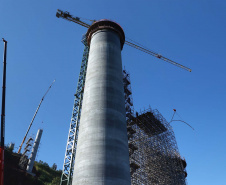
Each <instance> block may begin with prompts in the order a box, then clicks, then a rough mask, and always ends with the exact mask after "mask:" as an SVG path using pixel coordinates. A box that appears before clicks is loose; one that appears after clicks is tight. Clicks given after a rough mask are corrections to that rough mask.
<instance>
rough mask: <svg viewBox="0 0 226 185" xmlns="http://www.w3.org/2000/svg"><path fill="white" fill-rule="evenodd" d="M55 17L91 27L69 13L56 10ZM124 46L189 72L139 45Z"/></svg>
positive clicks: (129, 43)
mask: <svg viewBox="0 0 226 185" xmlns="http://www.w3.org/2000/svg"><path fill="white" fill-rule="evenodd" d="M56 17H58V18H60V17H61V18H63V19H66V20H68V21H71V22H74V23H77V24H79V25H81V26H83V27H86V28H89V27H90V26H91V25H90V24H87V23H85V22H83V21H81V18H79V17H73V16H72V15H71V14H70V13H69V12H67V11H65V12H64V11H62V10H59V9H58V10H57V13H56ZM90 21H92V22H95V20H90ZM125 44H126V45H128V46H130V47H133V48H135V49H138V50H140V51H142V52H144V53H147V54H149V55H152V56H154V57H156V58H158V59H161V60H163V61H165V62H168V63H170V64H173V65H175V66H177V67H180V68H182V69H184V70H187V71H189V72H191V69H190V68H188V67H186V66H184V65H182V64H179V63H177V62H175V61H173V60H170V59H168V58H166V57H164V56H162V55H161V54H158V53H156V52H153V51H151V50H150V49H146V48H144V47H142V46H141V45H140V44H137V43H133V42H129V41H127V40H126V41H125Z"/></svg>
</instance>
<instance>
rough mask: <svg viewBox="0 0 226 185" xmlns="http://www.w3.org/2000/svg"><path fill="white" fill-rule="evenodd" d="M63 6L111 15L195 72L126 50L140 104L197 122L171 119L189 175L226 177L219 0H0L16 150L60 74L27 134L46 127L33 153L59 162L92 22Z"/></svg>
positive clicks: (9, 127)
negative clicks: (77, 20) (87, 24)
mask: <svg viewBox="0 0 226 185" xmlns="http://www.w3.org/2000/svg"><path fill="white" fill-rule="evenodd" d="M57 9H62V10H64V11H69V12H70V13H71V14H72V15H75V16H79V17H84V18H88V19H96V20H98V19H103V18H108V19H112V20H114V21H116V22H118V23H119V24H120V25H121V26H122V27H123V29H124V31H125V34H126V37H127V38H131V39H133V40H135V41H137V42H139V43H141V44H142V45H144V46H146V47H148V48H150V49H151V50H154V51H156V52H158V53H161V54H162V55H163V56H165V57H168V58H170V59H172V60H175V61H176V62H178V63H181V64H183V65H185V66H187V67H190V68H191V69H192V72H191V73H189V72H187V71H185V70H182V69H180V68H177V67H175V66H173V65H170V64H168V63H164V62H163V61H161V60H158V59H156V58H153V57H152V56H149V55H147V54H145V53H142V52H140V51H138V50H135V49H133V48H130V47H129V46H125V47H124V49H123V51H122V60H123V65H124V66H125V67H126V69H127V70H128V71H129V72H130V73H131V81H132V91H133V99H134V106H135V110H137V111H139V110H142V109H144V108H148V106H149V105H150V106H151V107H152V108H153V109H155V108H157V109H158V110H159V111H160V112H161V113H162V115H163V116H164V117H165V118H166V119H167V120H168V121H170V119H171V117H172V115H173V109H177V112H178V114H179V115H180V116H181V117H182V119H183V120H184V121H186V122H188V123H189V124H191V125H192V126H193V127H194V128H195V131H193V130H192V129H190V128H189V127H188V126H187V125H185V124H183V123H180V122H173V123H172V126H173V128H174V131H175V135H176V139H177V143H178V147H179V150H180V153H181V155H182V156H183V157H185V159H186V160H187V163H188V166H187V171H188V177H187V180H188V183H189V184H192V185H200V184H203V185H224V184H226V183H225V179H224V176H225V173H226V170H225V165H226V160H225V153H226V146H225V140H226V134H225V130H226V125H225V122H226V118H225V112H226V108H225V105H226V100H225V94H226V81H225V79H226V74H225V69H226V63H225V59H226V52H225V49H226V36H225V33H226V2H225V1H223V0H221V1H220V0H216V1H213V0H211V1H210V0H199V1H197V0H196V1H195V0H190V1H185V0H182V1H181V0H151V1H145V0H140V1H132V0H131V1H119V0H114V1H113V0H108V1H104V0H96V1H91V0H89V1H70V0H64V1H60V0H48V1H44V0H40V1H28V0H20V1H13V0H7V1H3V0H0V38H2V37H4V38H5V39H6V40H7V41H8V55H7V97H6V143H10V142H15V145H16V147H17V150H18V146H19V145H20V143H21V141H22V139H23V137H24V135H25V132H26V130H27V128H28V125H29V123H30V121H31V119H32V117H33V115H34V113H35V110H36V108H37V106H38V104H39V102H40V100H41V98H42V96H43V94H44V93H45V91H46V90H47V88H48V87H49V85H50V84H51V83H52V81H53V80H54V79H56V83H55V84H54V86H53V88H52V89H51V90H50V92H49V94H48V95H47V97H46V99H45V100H44V102H43V104H42V106H41V108H40V110H39V112H38V115H37V117H36V119H35V121H34V123H33V126H32V128H31V131H30V133H29V135H32V134H33V135H34V136H35V135H36V132H37V130H38V129H39V128H43V129H44V131H43V136H42V140H41V146H40V149H39V153H38V157H37V160H43V161H45V162H47V163H49V164H50V165H52V164H53V163H54V162H55V163H57V165H58V168H60V169H62V166H63V160H64V155H65V148H66V141H67V135H68V130H69V123H70V118H71V113H72V106H73V100H74V96H73V95H74V93H75V91H76V86H77V80H78V75H79V70H80V64H81V60H82V53H83V48H84V47H83V45H82V43H81V37H82V35H83V34H84V33H85V32H86V28H84V27H81V26H79V25H77V24H74V23H71V22H68V21H66V20H63V19H57V18H56V17H55V13H56V10H57ZM1 51H2V52H1ZM0 53H2V54H1V55H3V42H0ZM1 58H2V57H1ZM0 68H2V67H0ZM0 75H1V76H2V70H0ZM175 118H179V117H175ZM42 122H43V123H42Z"/></svg>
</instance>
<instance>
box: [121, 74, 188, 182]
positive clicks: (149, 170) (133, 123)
mask: <svg viewBox="0 0 226 185" xmlns="http://www.w3.org/2000/svg"><path fill="white" fill-rule="evenodd" d="M123 82H124V89H125V107H126V119H127V132H128V145H129V155H130V173H131V182H132V185H140V184H142V185H149V184H154V185H166V184H167V185H185V184H186V180H185V178H186V176H187V172H186V170H185V167H186V165H187V164H186V161H185V160H184V159H182V158H181V157H180V154H179V150H178V147H177V143H176V139H175V135H174V132H173V129H172V127H171V125H170V124H169V123H168V122H167V121H166V120H165V118H164V117H163V116H162V115H161V114H160V113H159V111H158V110H152V109H151V108H149V109H147V110H144V111H143V112H140V113H138V112H136V113H134V109H133V103H132V91H131V83H130V75H129V74H128V73H127V72H126V71H125V70H123Z"/></svg>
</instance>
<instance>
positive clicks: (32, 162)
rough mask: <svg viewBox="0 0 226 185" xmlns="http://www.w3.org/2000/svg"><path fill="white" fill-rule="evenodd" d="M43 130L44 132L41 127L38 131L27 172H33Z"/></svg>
mask: <svg viewBox="0 0 226 185" xmlns="http://www.w3.org/2000/svg"><path fill="white" fill-rule="evenodd" d="M42 132H43V130H42V129H39V130H38V132H37V135H36V138H35V142H34V145H33V148H32V151H31V156H30V159H29V161H28V164H27V172H28V173H32V169H33V166H34V162H35V157H36V154H37V151H38V146H39V143H40V140H41V137H42Z"/></svg>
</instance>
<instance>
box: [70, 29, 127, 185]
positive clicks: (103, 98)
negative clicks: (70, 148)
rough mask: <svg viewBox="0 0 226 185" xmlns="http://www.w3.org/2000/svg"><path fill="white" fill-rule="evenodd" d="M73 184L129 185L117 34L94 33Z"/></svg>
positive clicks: (119, 47) (112, 32) (101, 31)
mask: <svg viewBox="0 0 226 185" xmlns="http://www.w3.org/2000/svg"><path fill="white" fill-rule="evenodd" d="M72 184H73V185H130V184H131V180H130V167H129V152H128V138H127V130H126V118H125V100H124V89H123V81H122V62H121V44H120V38H119V35H118V33H116V32H114V31H112V30H110V29H104V30H99V31H96V32H95V33H93V35H92V39H91V43H90V53H89V59H88V67H87V74H86V83H85V89H84V98H83V104H82V113H81V120H80V128H79V136H78V146H77V151H76V157H75V165H74V175H73V183H72Z"/></svg>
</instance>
